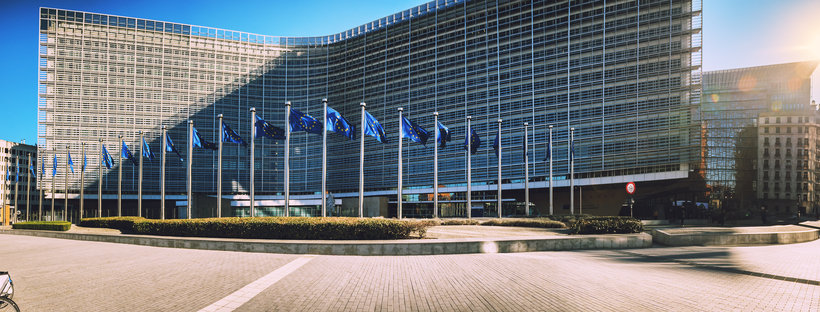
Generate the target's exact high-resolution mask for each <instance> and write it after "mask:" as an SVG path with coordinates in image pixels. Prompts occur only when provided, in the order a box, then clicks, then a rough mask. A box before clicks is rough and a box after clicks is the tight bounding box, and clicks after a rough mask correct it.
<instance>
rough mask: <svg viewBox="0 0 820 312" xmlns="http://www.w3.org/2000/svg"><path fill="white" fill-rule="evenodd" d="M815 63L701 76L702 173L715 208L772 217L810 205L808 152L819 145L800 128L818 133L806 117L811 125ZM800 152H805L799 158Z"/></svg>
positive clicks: (707, 199)
mask: <svg viewBox="0 0 820 312" xmlns="http://www.w3.org/2000/svg"><path fill="white" fill-rule="evenodd" d="M817 65H818V62H817V61H809V62H795V63H786V64H774V65H766V66H755V67H746V68H735V69H726V70H716V71H708V72H705V73H703V105H702V107H701V110H700V112H699V115H700V117H699V120H700V123H701V129H702V132H701V137H702V140H701V142H702V144H701V154H702V155H703V157H702V162H703V163H702V166H700V168H702V169H703V170H702V171H701V172H702V173H703V177H704V180H705V188H706V190H705V192H704V196H705V197H704V200H705V201H708V202H709V205H710V206H712V207H720V208H725V209H727V210H729V211H732V212H733V213H736V214H738V215H737V216H742V215H746V214H748V213H750V212H757V211H758V210H759V208H760V206H761V205H767V206H768V209H769V211H770V213H778V212H781V213H785V212H787V211H792V212H794V211H795V207H796V206H798V203H797V202H796V199H798V198H803V197H806V198H807V200H805V201H806V202H808V195H807V194H808V193H809V190H812V191H813V188H814V186H813V185H812V186H811V188H810V187H809V186H810V185H809V184H810V183H811V182H812V181H814V179H813V178H812V177H811V176H810V175H809V174H810V173H812V172H811V171H812V170H814V165H812V166H809V162H807V161H806V160H808V157H809V156H808V155H809V154H808V153H809V152H811V155H814V148H813V147H814V145H810V144H809V133H808V131H803V130H804V128H803V127H798V126H799V124H804V125H805V127H806V128H810V129H812V131H814V130H813V129H814V126H813V125H811V124H810V123H809V121H808V120H809V119H812V122H814V116H815V109H816V108H815V107H812V106H811V105H810V102H811V100H812V99H813V98H812V94H816V91H817V90H812V89H817V88H818V85H817V84H816V83H814V82H813V81H816V80H817V79H818V75H820V72H818V70H817V68H818V67H817ZM804 118H805V120H806V121H803V119H804ZM798 120H800V121H798ZM792 126H793V127H792ZM781 128H782V130H783V132H782V133H781V132H780V131H781ZM769 130H771V132H769ZM787 131H788V132H787ZM792 131H794V132H792ZM811 138H813V137H811ZM798 139H799V140H801V141H798ZM804 139H805V140H806V141H802V140H804ZM781 140H782V141H783V143H782V144H783V145H781ZM787 140H788V144H786V143H785V142H786V141H787ZM792 140H794V146H793V145H792ZM811 141H812V142H814V140H811ZM798 142H801V143H803V144H799V145H798ZM810 147H811V148H810ZM770 149H771V153H770V152H769V150H770ZM793 149H794V152H795V153H794V157H793V155H792V150H793ZM801 150H805V152H801V153H800V154H798V151H801ZM781 151H782V152H783V153H782V155H788V156H785V157H784V156H782V155H781ZM798 155H799V156H798ZM781 160H782V161H783V163H782V167H781ZM792 161H794V167H792ZM800 162H802V163H800ZM798 164H800V165H798ZM803 167H805V169H804V168H803ZM781 171H782V173H783V175H782V176H781ZM812 174H813V173H812ZM804 175H805V176H806V178H805V179H802V177H803V176H804ZM781 183H782V184H781ZM792 185H794V186H795V187H794V188H792ZM798 185H799V186H800V187H798ZM804 186H805V187H804ZM802 195H806V196H802ZM803 206H804V207H805V206H806V205H803ZM804 212H805V211H804ZM737 216H735V217H737Z"/></svg>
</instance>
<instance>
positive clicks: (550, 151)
mask: <svg viewBox="0 0 820 312" xmlns="http://www.w3.org/2000/svg"><path fill="white" fill-rule="evenodd" d="M549 128H550V140H549V145H548V146H547V153H549V156H550V179H549V183H550V215H553V214H554V211H553V210H552V125H550V127H549Z"/></svg>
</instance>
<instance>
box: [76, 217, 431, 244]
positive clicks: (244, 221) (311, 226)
mask: <svg viewBox="0 0 820 312" xmlns="http://www.w3.org/2000/svg"><path fill="white" fill-rule="evenodd" d="M434 224H435V223H434V222H431V221H409V220H408V221H399V220H388V219H359V218H344V217H333V218H309V217H256V218H205V219H190V220H188V219H174V220H152V219H144V218H134V217H129V218H92V219H83V220H82V221H81V222H80V225H81V226H87V227H110V228H115V229H119V230H120V231H122V232H123V233H128V234H144V235H163V236H188V237H222V238H263V239H333V240H345V239H356V240H358V239H401V238H410V237H411V235H413V234H416V235H417V236H418V237H424V235H425V234H426V231H427V228H428V227H430V226H433V225H434Z"/></svg>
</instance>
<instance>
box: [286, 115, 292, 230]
mask: <svg viewBox="0 0 820 312" xmlns="http://www.w3.org/2000/svg"><path fill="white" fill-rule="evenodd" d="M290 105H291V104H290V101H286V102H285V217H289V216H290Z"/></svg>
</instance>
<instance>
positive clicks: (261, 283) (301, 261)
mask: <svg viewBox="0 0 820 312" xmlns="http://www.w3.org/2000/svg"><path fill="white" fill-rule="evenodd" d="M314 257H316V256H302V257H299V258H297V259H296V260H293V261H291V262H288V264H285V265H283V266H282V267H281V268H278V269H276V270H274V271H273V272H270V273H268V275H265V276H263V277H261V278H260V279H258V280H255V281H253V282H252V283H250V284H248V285H245V287H242V288H240V289H239V290H237V291H235V292H233V293H232V294H230V295H228V296H227V297H225V298H222V300H219V301H217V302H214V303H213V304H211V305H209V306H207V307H204V308H202V309H201V310H199V311H200V312H215V311H219V312H223V311H224V312H230V311H233V310H236V308H238V307H239V306H241V305H243V304H245V303H246V302H248V301H250V300H251V299H253V297H256V295H258V294H259V293H261V292H262V291H263V290H265V289H267V288H268V287H270V286H271V285H273V284H275V283H276V282H278V281H279V280H281V279H282V278H284V277H285V276H288V274H290V273H293V272H294V271H296V269H298V268H300V267H302V266H303V265H305V263H308V261H310V260H311V259H313V258H314Z"/></svg>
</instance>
